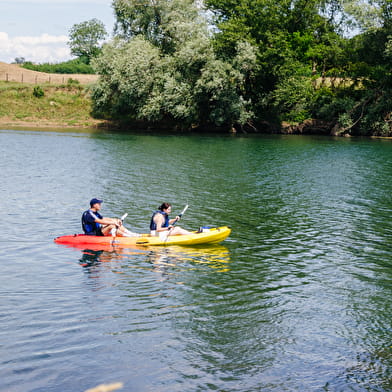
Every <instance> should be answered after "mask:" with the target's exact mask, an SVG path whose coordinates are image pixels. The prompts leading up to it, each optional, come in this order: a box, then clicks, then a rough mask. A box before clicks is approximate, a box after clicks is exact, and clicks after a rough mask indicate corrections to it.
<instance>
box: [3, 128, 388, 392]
mask: <svg viewBox="0 0 392 392" xmlns="http://www.w3.org/2000/svg"><path fill="white" fill-rule="evenodd" d="M391 174H392V141H390V140H369V139H365V140H363V139H330V138H318V137H304V136H302V137H301V136H270V137H229V136H228V137H225V136H224V137H214V136H181V135H177V136H175V135H165V136H156V135H143V136H142V135H135V134H116V133H114V134H113V133H112V134H109V133H104V132H95V133H94V132H90V133H89V132H76V131H71V132H66V131H62V130H58V131H55V132H41V131H8V130H3V131H0V178H1V181H0V212H1V215H0V216H1V221H2V222H1V227H2V236H1V239H0V260H1V261H0V263H1V273H0V390H1V391H7V392H27V391H29V392H32V391H34V392H78V391H84V390H86V389H88V388H92V387H94V386H96V385H98V384H101V383H112V382H123V383H124V388H123V390H124V391H127V392H128V391H132V392H133V391H135V392H136V391H137V392H140V391H142V392H144V391H154V392H163V391H165V392H175V391H181V392H183V391H186V392H190V391H225V392H227V391H230V392H231V391H239V392H244V391H276V392H281V391H391V390H392V370H391V369H392V340H391V336H392V324H391V322H392V249H391V245H392V219H391V215H392V181H391ZM92 197H99V198H103V199H104V203H103V210H102V212H103V215H106V216H120V215H122V214H123V213H125V212H127V213H128V214H129V215H128V217H127V219H126V222H125V223H126V225H127V226H128V227H129V228H131V229H132V230H135V231H139V232H144V231H146V230H147V228H148V224H149V219H150V216H151V213H152V211H153V210H154V209H156V207H158V205H159V204H161V203H162V202H164V201H169V202H171V203H172V204H173V214H175V213H179V211H180V210H181V209H182V208H183V206H184V205H185V204H189V205H190V207H189V209H188V211H187V212H186V214H185V215H184V217H183V220H182V221H181V226H182V227H185V228H188V229H196V228H197V227H198V226H202V225H214V226H215V225H230V226H231V227H232V229H233V232H232V235H231V236H230V237H229V239H228V240H226V241H225V242H223V243H222V244H220V245H213V246H208V247H198V248H180V247H178V248H176V247H174V248H163V249H159V248H158V249H109V250H105V251H96V250H95V251H94V250H84V249H75V248H68V247H64V246H60V245H57V244H55V243H54V242H53V238H54V237H56V236H58V235H62V234H73V233H77V232H80V230H81V229H80V216H81V213H82V212H83V211H84V210H85V209H87V208H88V202H89V200H90V199H91V198H92Z"/></svg>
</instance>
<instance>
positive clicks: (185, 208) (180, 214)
mask: <svg viewBox="0 0 392 392" xmlns="http://www.w3.org/2000/svg"><path fill="white" fill-rule="evenodd" d="M188 207H189V205H188V204H187V205H186V206H185V207H184V209H183V210H182V211H181V212H180V213H179V214H178V218H176V220H175V221H174V222H173V224H172V225H171V226H172V227H171V228H170V229H169V233H168V234H167V237H166V239H165V242H166V241H167V239H168V238H169V235H170V234H171V231H172V230H173V228H174V226H175V224H176V223H177V222H178V221H179V218H181V217H182V216H183V215H184V214H185V211H186V210H187V209H188Z"/></svg>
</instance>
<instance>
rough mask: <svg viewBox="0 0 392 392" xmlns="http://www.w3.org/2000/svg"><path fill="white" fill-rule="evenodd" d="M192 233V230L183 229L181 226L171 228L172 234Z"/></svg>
mask: <svg viewBox="0 0 392 392" xmlns="http://www.w3.org/2000/svg"><path fill="white" fill-rule="evenodd" d="M186 234H191V232H190V231H188V230H185V229H182V228H181V227H179V226H175V227H174V228H173V229H172V230H170V235H186Z"/></svg>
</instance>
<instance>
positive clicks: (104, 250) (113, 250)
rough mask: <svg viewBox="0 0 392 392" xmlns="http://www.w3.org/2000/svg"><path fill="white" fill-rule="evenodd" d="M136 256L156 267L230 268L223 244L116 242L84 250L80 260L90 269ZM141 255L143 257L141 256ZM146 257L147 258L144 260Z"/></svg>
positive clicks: (226, 250)
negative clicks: (129, 245) (122, 244)
mask: <svg viewBox="0 0 392 392" xmlns="http://www.w3.org/2000/svg"><path fill="white" fill-rule="evenodd" d="M91 248H93V249H91ZM135 256H137V258H138V262H143V261H145V262H148V263H150V264H152V265H153V266H154V267H170V266H171V267H178V266H179V265H185V264H189V265H192V264H194V265H206V266H208V267H210V268H213V269H214V270H216V271H218V272H227V271H229V263H230V253H229V250H228V249H227V248H226V247H225V246H223V245H207V246H203V247H181V246H170V247H162V246H159V247H149V248H146V247H143V246H139V247H138V246H135V247H134V248H126V247H118V246H115V245H114V246H113V245H110V246H109V245H108V246H102V245H98V246H96V247H95V249H94V247H91V246H89V249H83V250H82V257H81V258H80V259H79V263H80V265H81V266H83V267H85V268H90V267H91V266H96V265H98V264H100V263H108V262H125V261H127V260H130V259H132V257H135ZM140 256H141V257H140ZM143 259H144V260H143Z"/></svg>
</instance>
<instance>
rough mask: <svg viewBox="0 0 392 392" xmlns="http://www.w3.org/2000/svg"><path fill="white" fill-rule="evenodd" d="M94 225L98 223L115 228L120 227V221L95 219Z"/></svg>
mask: <svg viewBox="0 0 392 392" xmlns="http://www.w3.org/2000/svg"><path fill="white" fill-rule="evenodd" d="M95 222H96V223H100V224H101V225H104V226H107V225H116V226H117V227H120V226H121V219H117V218H102V219H100V218H98V217H97V218H96V219H95Z"/></svg>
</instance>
